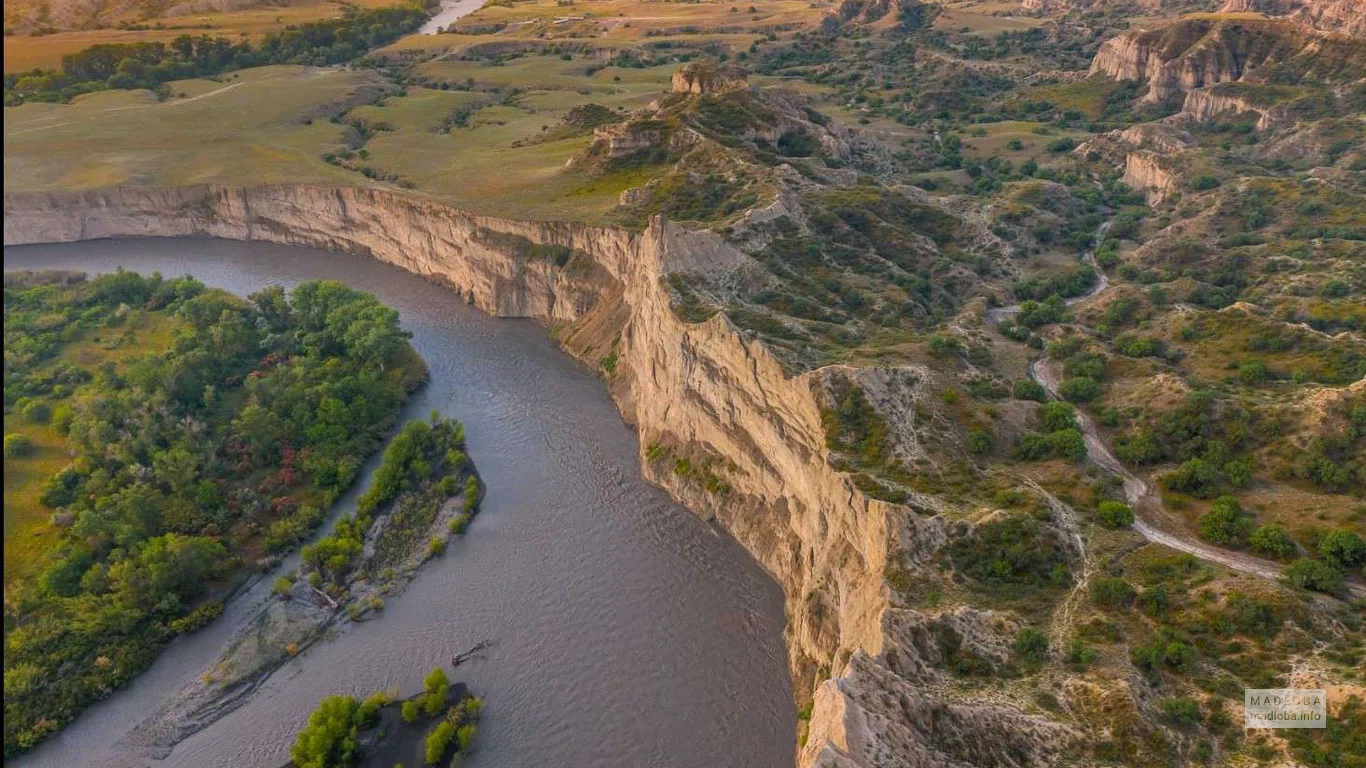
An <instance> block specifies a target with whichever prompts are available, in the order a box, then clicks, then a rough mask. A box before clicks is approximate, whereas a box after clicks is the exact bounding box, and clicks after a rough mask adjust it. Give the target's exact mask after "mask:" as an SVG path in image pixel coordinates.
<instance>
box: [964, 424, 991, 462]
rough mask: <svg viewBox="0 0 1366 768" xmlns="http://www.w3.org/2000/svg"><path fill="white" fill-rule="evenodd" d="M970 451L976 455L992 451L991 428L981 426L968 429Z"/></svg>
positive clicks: (983, 454)
mask: <svg viewBox="0 0 1366 768" xmlns="http://www.w3.org/2000/svg"><path fill="white" fill-rule="evenodd" d="M968 453H971V454H973V455H975V456H985V455H986V454H988V453H991V430H989V429H982V428H980V427H979V428H975V429H970V430H968Z"/></svg>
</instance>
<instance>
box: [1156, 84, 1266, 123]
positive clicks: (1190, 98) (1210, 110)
mask: <svg viewBox="0 0 1366 768" xmlns="http://www.w3.org/2000/svg"><path fill="white" fill-rule="evenodd" d="M1249 113H1252V114H1255V115H1256V116H1257V123H1256V124H1255V125H1254V126H1253V129H1254V130H1257V131H1266V130H1270V129H1272V128H1274V127H1276V126H1277V125H1278V124H1279V123H1280V122H1282V120H1281V119H1280V118H1278V116H1277V115H1276V113H1275V112H1274V111H1273V110H1272V109H1271V108H1268V107H1261V106H1258V105H1257V104H1256V103H1254V102H1253V100H1252V99H1250V98H1248V97H1247V96H1244V95H1240V94H1238V93H1236V92H1230V91H1229V89H1226V88H1220V87H1219V86H1214V87H1211V88H1197V89H1195V90H1193V91H1190V92H1188V93H1187V94H1186V100H1185V101H1184V102H1183V103H1182V105H1181V113H1180V114H1181V116H1182V117H1185V118H1188V119H1190V120H1194V121H1195V122H1198V123H1209V122H1213V121H1215V120H1216V119H1218V118H1221V117H1238V116H1240V115H1246V114H1249Z"/></svg>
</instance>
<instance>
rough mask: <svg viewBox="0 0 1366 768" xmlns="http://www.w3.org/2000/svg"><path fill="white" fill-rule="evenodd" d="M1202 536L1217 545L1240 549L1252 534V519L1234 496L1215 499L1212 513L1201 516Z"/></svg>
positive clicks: (1199, 524)
mask: <svg viewBox="0 0 1366 768" xmlns="http://www.w3.org/2000/svg"><path fill="white" fill-rule="evenodd" d="M1196 525H1197V527H1198V528H1199V529H1200V536H1201V537H1203V538H1204V539H1205V540H1206V541H1210V542H1213V543H1215V544H1226V545H1229V546H1234V547H1239V546H1242V545H1243V543H1244V542H1245V541H1246V540H1247V537H1248V534H1250V533H1251V532H1252V518H1251V517H1248V516H1247V515H1246V514H1244V513H1243V507H1242V505H1241V504H1239V503H1238V500H1237V499H1235V498H1233V497H1232V496H1220V497H1219V498H1218V499H1215V501H1214V504H1213V505H1212V506H1211V507H1210V511H1208V512H1206V513H1205V514H1203V515H1201V516H1200V520H1199V521H1198V522H1197V524H1196Z"/></svg>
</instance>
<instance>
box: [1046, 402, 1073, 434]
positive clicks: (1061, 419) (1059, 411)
mask: <svg viewBox="0 0 1366 768" xmlns="http://www.w3.org/2000/svg"><path fill="white" fill-rule="evenodd" d="M1039 419H1040V420H1041V421H1043V428H1044V431H1046V432H1056V431H1058V430H1060V429H1076V428H1077V410H1076V408H1073V407H1072V405H1071V404H1070V403H1063V402H1056V401H1055V402H1051V403H1044V404H1043V405H1041V406H1039Z"/></svg>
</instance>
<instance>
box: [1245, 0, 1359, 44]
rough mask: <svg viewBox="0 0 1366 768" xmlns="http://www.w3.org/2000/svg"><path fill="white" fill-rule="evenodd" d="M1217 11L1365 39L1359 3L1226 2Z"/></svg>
mask: <svg viewBox="0 0 1366 768" xmlns="http://www.w3.org/2000/svg"><path fill="white" fill-rule="evenodd" d="M1219 11H1220V12H1221V13H1244V12H1249V11H1251V12H1254V13H1265V14H1266V15H1268V16H1285V17H1288V18H1291V19H1294V20H1295V21H1297V22H1299V23H1301V24H1304V25H1305V26H1308V27H1313V28H1314V29H1318V30H1321V31H1323V32H1336V33H1338V34H1344V35H1356V36H1358V37H1366V3H1363V2H1361V0H1226V1H1225V2H1224V4H1223V6H1221V7H1220V8H1219Z"/></svg>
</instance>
